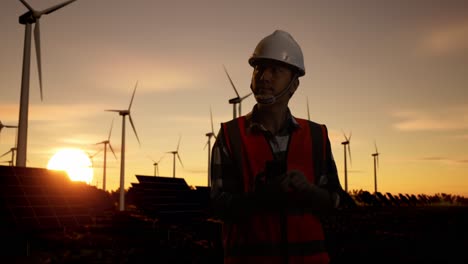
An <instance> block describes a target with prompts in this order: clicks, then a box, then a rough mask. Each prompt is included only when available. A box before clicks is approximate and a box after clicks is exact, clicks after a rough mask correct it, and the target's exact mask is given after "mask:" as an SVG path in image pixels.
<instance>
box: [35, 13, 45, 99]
mask: <svg viewBox="0 0 468 264" xmlns="http://www.w3.org/2000/svg"><path fill="white" fill-rule="evenodd" d="M34 44H35V46H36V58H37V70H38V74H39V89H40V91H41V101H42V99H43V97H42V66H41V65H42V62H41V27H40V23H39V19H37V20H36V26H35V27H34Z"/></svg>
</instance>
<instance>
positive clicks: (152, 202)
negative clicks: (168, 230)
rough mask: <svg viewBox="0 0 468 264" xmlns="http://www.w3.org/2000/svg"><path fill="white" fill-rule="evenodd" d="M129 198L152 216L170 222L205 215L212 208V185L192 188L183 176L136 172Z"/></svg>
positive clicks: (190, 219) (188, 219)
mask: <svg viewBox="0 0 468 264" xmlns="http://www.w3.org/2000/svg"><path fill="white" fill-rule="evenodd" d="M136 178H137V179H138V181H139V183H132V188H130V189H129V192H128V196H129V200H131V202H132V203H133V204H135V206H136V207H137V208H138V209H139V210H141V211H142V212H143V213H144V214H146V215H147V216H150V217H154V218H158V219H159V220H161V221H167V222H172V223H174V222H185V221H193V220H194V219H202V218H204V217H206V216H207V214H208V211H209V206H208V201H209V188H208V187H198V188H195V189H193V188H191V187H190V186H188V185H187V182H186V181H185V180H184V179H182V178H171V177H160V176H157V177H155V176H143V175H136Z"/></svg>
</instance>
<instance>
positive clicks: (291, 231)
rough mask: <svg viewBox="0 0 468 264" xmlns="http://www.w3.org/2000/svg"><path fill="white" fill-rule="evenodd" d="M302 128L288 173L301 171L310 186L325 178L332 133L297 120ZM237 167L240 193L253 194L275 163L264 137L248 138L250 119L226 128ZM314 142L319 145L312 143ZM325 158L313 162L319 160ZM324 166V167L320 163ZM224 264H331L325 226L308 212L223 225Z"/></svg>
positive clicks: (255, 216)
mask: <svg viewBox="0 0 468 264" xmlns="http://www.w3.org/2000/svg"><path fill="white" fill-rule="evenodd" d="M296 120H297V122H298V123H299V126H300V127H299V128H298V129H296V130H294V131H293V132H292V134H291V135H290V139H289V146H288V151H287V170H288V171H289V170H299V171H302V172H303V173H304V175H305V176H306V177H307V179H308V180H309V181H310V182H315V180H316V179H317V177H318V176H319V175H320V174H317V173H321V171H320V170H321V169H322V168H318V167H321V166H322V164H323V163H322V162H321V161H322V160H324V159H325V150H326V142H327V140H328V136H327V130H326V127H325V126H324V125H318V124H316V123H314V122H310V121H307V120H304V119H299V118H296ZM222 127H223V132H224V135H225V142H226V147H227V149H228V151H229V152H230V154H231V157H232V158H233V162H234V163H235V164H236V165H237V166H238V167H240V168H241V172H242V179H239V180H241V181H242V183H243V184H242V188H243V190H239V191H241V192H245V193H249V192H253V188H254V182H255V176H256V175H257V174H258V173H260V172H262V171H263V170H264V168H265V162H266V161H268V160H272V159H273V154H272V152H271V148H270V146H269V143H268V141H267V140H266V138H265V137H264V136H263V134H262V133H249V134H246V129H245V117H244V116H242V117H239V118H236V119H234V120H231V121H229V122H227V123H223V124H222ZM313 138H314V142H313V140H312V139H313ZM315 155H320V156H319V157H318V158H317V159H315V161H316V162H315V163H314V162H313V161H314V156H315ZM317 161H320V162H317ZM222 232H223V245H224V263H225V264H231V263H242V264H248V263H272V264H274V263H329V256H328V253H327V251H326V249H325V239H324V232H323V228H322V224H321V222H320V220H319V218H318V217H316V216H315V215H313V214H312V213H310V212H307V211H306V210H300V211H299V210H286V211H285V212H256V213H252V214H249V216H248V217H247V219H242V220H239V221H237V222H225V223H224V224H223V231H222Z"/></svg>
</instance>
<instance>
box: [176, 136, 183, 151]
mask: <svg viewBox="0 0 468 264" xmlns="http://www.w3.org/2000/svg"><path fill="white" fill-rule="evenodd" d="M181 138H182V136H179V141H178V142H177V148H176V152H177V151H179V145H180V139H181Z"/></svg>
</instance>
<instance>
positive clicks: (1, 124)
mask: <svg viewBox="0 0 468 264" xmlns="http://www.w3.org/2000/svg"><path fill="white" fill-rule="evenodd" d="M3 128H18V126H12V125H4V124H3V123H2V121H0V135H1V132H2V129H3ZM15 144H16V142H15Z"/></svg>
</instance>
